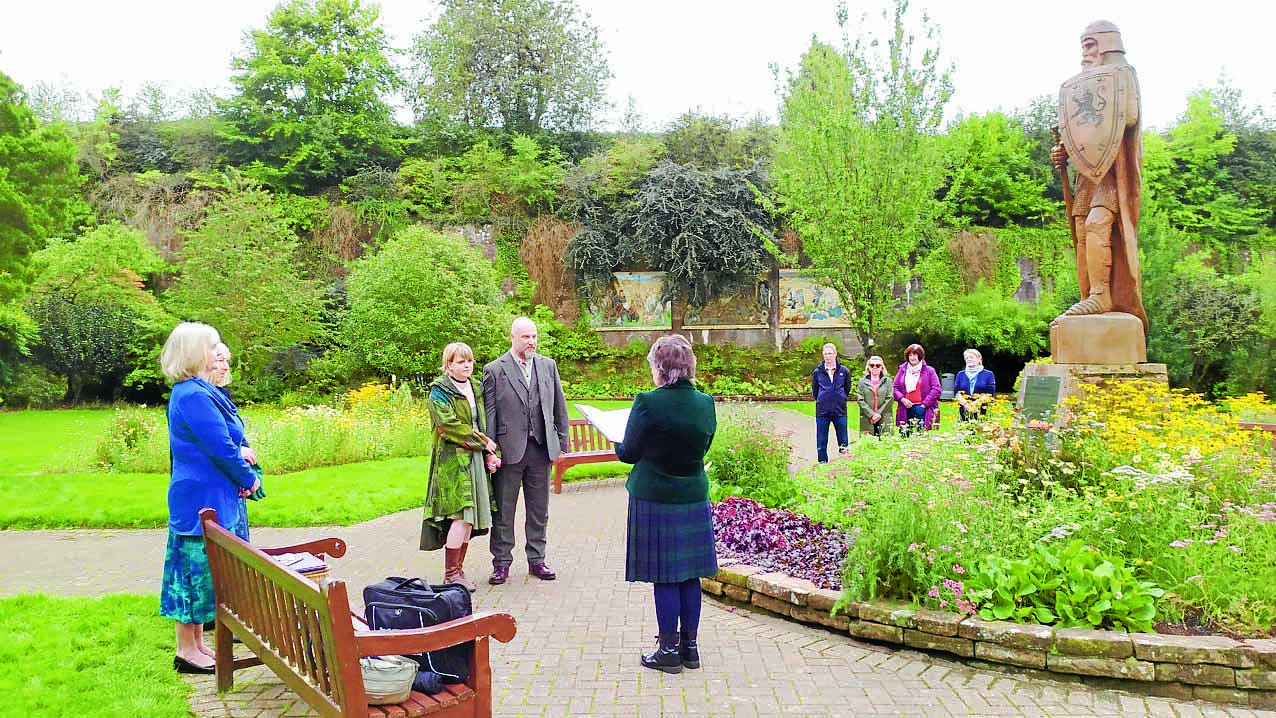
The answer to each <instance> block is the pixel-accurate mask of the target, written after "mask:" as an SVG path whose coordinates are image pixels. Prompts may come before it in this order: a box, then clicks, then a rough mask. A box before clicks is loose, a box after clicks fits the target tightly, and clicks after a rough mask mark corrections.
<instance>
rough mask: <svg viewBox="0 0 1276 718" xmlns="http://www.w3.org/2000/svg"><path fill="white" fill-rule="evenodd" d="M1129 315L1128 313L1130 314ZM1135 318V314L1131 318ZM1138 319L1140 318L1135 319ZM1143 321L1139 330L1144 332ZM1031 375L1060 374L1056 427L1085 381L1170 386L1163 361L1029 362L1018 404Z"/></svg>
mask: <svg viewBox="0 0 1276 718" xmlns="http://www.w3.org/2000/svg"><path fill="white" fill-rule="evenodd" d="M1127 316H1129V315H1127ZM1132 318H1133V317H1132ZM1134 321H1136V322H1138V319H1137V318H1136V319H1134ZM1142 329H1143V327H1142V322H1139V331H1140V333H1141V332H1142ZM1030 376H1052V377H1059V380H1060V382H1059V409H1058V411H1057V413H1056V414H1055V422H1054V423H1055V426H1063V425H1064V424H1066V423H1067V411H1066V410H1065V408H1064V404H1063V402H1064V400H1065V399H1067V398H1068V397H1070V396H1078V395H1080V394H1081V387H1082V386H1083V385H1085V384H1102V383H1105V382H1113V381H1138V380H1142V381H1152V382H1157V383H1159V384H1165V385H1167V386H1168V385H1169V383H1170V377H1169V375H1168V374H1167V373H1166V370H1165V365H1164V364H1148V363H1146V362H1141V363H1130V364H1029V365H1027V366H1025V367H1024V368H1023V376H1022V377H1021V378H1020V380H1019V401H1018V406H1019V407H1022V406H1023V403H1024V388H1025V386H1026V385H1027V383H1028V382H1027V381H1026V379H1027V378H1028V377H1030Z"/></svg>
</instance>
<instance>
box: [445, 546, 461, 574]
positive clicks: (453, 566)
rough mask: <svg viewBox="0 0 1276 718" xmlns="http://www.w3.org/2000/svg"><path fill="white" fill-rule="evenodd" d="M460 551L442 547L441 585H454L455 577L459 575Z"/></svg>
mask: <svg viewBox="0 0 1276 718" xmlns="http://www.w3.org/2000/svg"><path fill="white" fill-rule="evenodd" d="M461 551H462V549H459V548H448V547H446V546H444V547H443V583H456V582H457V581H456V578H457V576H459V575H461Z"/></svg>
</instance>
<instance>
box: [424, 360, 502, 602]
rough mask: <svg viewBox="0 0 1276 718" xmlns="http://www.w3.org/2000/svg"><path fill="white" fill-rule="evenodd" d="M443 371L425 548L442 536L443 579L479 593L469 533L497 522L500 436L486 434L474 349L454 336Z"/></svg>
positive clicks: (436, 397)
mask: <svg viewBox="0 0 1276 718" xmlns="http://www.w3.org/2000/svg"><path fill="white" fill-rule="evenodd" d="M441 369H442V371H443V374H442V375H441V376H439V378H437V379H435V380H434V382H433V383H431V384H430V402H429V406H430V419H431V421H432V422H433V424H434V433H435V441H434V446H433V447H432V448H431V449H430V478H429V482H428V484H427V486H426V490H425V516H424V517H423V518H422V520H421V550H423V551H427V550H436V549H437V548H438V544H437V543H436V542H435V538H434V537H436V536H442V537H444V540H443V580H444V581H445V582H446V583H459V584H461V585H462V586H465V588H466V590H468V591H469V592H470V593H474V592H475V591H477V590H478V586H477V585H476V584H475V583H474V582H473V581H471V580H470V579H469V578H468V577H467V576H466V575H465V554H466V552H467V551H468V550H469V548H470V539H471V538H472V537H474V536H481V535H483V534H485V533H487V532H488V530H489V529H490V528H491V527H492V511H493V510H494V508H495V504H494V503H493V501H492V483H491V477H490V476H489V474H490V473H491V472H493V471H496V469H497V467H499V466H500V465H501V460H500V457H499V455H498V450H497V446H496V442H495V441H493V440H492V439H489V438H488V437H487V433H486V432H487V414H486V413H485V412H484V411H483V385H482V383H480V382H479V380H478V379H475V378H474V352H473V350H471V349H470V347H469V345H467V344H464V343H462V342H453V343H451V344H448V345H447V346H446V347H444V348H443V366H442V367H441Z"/></svg>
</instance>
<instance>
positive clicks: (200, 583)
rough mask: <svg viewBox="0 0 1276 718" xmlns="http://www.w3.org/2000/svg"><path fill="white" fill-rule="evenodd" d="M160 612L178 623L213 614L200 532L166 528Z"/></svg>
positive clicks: (209, 573) (210, 579) (201, 619)
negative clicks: (191, 533) (183, 534)
mask: <svg viewBox="0 0 1276 718" xmlns="http://www.w3.org/2000/svg"><path fill="white" fill-rule="evenodd" d="M160 615H161V616H165V617H167V618H171V619H173V620H174V621H177V622H178V623H201V624H202V623H208V622H209V621H211V620H213V619H214V618H216V616H217V605H216V603H215V601H214V600H213V574H212V571H210V570H209V568H208V551H207V550H205V549H204V537H203V536H182V535H180V534H175V533H173V532H172V530H169V532H168V548H167V550H166V551H165V552H164V582H163V584H162V585H161V587H160Z"/></svg>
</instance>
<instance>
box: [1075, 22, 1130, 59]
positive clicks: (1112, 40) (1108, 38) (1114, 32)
mask: <svg viewBox="0 0 1276 718" xmlns="http://www.w3.org/2000/svg"><path fill="white" fill-rule="evenodd" d="M1091 38H1093V39H1094V41H1095V42H1096V43H1098V46H1099V52H1100V53H1104V52H1125V45H1123V44H1122V43H1121V31H1120V30H1118V29H1117V26H1116V25H1114V24H1113V23H1111V22H1108V21H1107V20H1097V21H1095V22H1092V23H1090V24H1089V25H1087V26H1086V29H1085V32H1083V33H1081V42H1085V41H1086V40H1088V39H1091Z"/></svg>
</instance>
